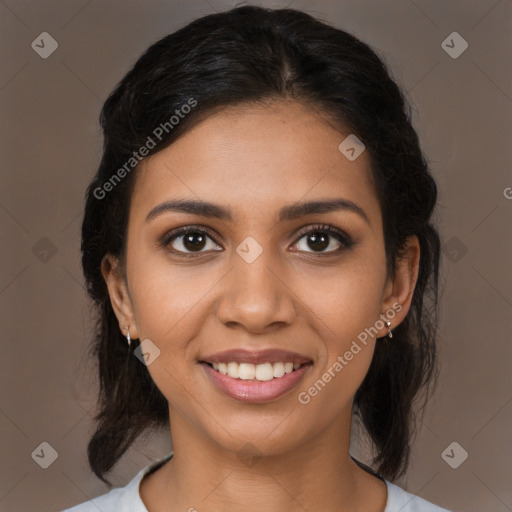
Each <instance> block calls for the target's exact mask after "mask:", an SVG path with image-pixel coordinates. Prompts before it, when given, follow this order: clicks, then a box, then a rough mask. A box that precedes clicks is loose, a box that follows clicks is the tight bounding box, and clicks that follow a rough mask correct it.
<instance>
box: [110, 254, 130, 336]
mask: <svg viewBox="0 0 512 512" xmlns="http://www.w3.org/2000/svg"><path fill="white" fill-rule="evenodd" d="M101 273H102V275H103V279H105V282H106V284H107V288H108V294H109V296H110V303H111V304H112V309H113V310H114V313H115V315H116V317H117V320H118V322H119V329H120V330H121V332H122V333H123V336H126V333H127V331H128V330H130V337H131V338H132V339H137V338H138V337H139V333H138V330H137V323H136V321H135V314H134V311H133V304H132V300H131V298H130V294H129V293H128V287H127V284H126V278H125V275H124V272H123V269H122V268H121V263H120V261H119V259H118V258H116V257H115V256H112V255H111V254H106V255H105V256H104V257H103V260H102V261H101Z"/></svg>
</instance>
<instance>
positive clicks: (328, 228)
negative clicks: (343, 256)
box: [163, 223, 351, 254]
mask: <svg viewBox="0 0 512 512" xmlns="http://www.w3.org/2000/svg"><path fill="white" fill-rule="evenodd" d="M194 230H195V231H194ZM315 230H317V231H320V232H322V231H325V232H327V233H328V234H329V235H331V236H336V235H338V236H339V237H340V238H341V243H343V242H344V241H349V242H350V240H351V237H350V236H349V235H348V234H347V233H346V232H345V231H344V230H342V229H340V228H337V227H336V226H333V225H331V224H325V223H324V224H321V223H316V224H307V225H306V226H303V227H302V228H300V229H299V230H298V232H297V233H295V235H294V239H293V242H292V243H297V242H298V241H299V240H300V239H302V238H303V237H304V236H306V235H307V234H308V233H310V232H311V231H315ZM194 232H199V233H204V234H206V235H207V236H208V237H210V238H211V239H212V240H213V242H215V243H216V244H218V245H221V244H220V242H218V241H217V237H216V235H214V234H213V233H212V230H211V229H210V228H208V227H206V226H202V225H199V224H198V225H194V224H192V225H187V226H182V227H178V228H175V229H173V230H171V231H170V232H169V233H167V234H166V235H164V237H163V238H164V240H166V243H170V242H171V241H172V240H173V239H176V238H179V237H180V236H184V235H186V234H187V233H194ZM180 252H181V251H180ZM196 252H197V253H198V254H199V253H200V252H203V251H196ZM329 252H332V251H329Z"/></svg>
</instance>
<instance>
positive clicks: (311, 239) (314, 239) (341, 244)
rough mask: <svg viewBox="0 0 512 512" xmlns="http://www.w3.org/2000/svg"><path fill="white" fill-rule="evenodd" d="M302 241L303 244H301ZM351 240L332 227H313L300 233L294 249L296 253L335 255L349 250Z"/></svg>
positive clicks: (351, 243)
mask: <svg viewBox="0 0 512 512" xmlns="http://www.w3.org/2000/svg"><path fill="white" fill-rule="evenodd" d="M302 240H304V242H301V241H302ZM352 245H353V242H352V240H351V239H350V237H349V236H348V235H346V234H344V233H343V232H342V231H340V230H338V229H337V228H335V227H333V226H329V225H327V226H313V228H309V229H307V230H305V231H303V232H302V233H301V236H300V237H299V239H298V240H297V242H295V244H294V247H296V248H297V249H296V250H298V251H304V252H313V253H315V252H316V253H336V252H340V251H342V250H343V249H347V248H350V247H351V246H352Z"/></svg>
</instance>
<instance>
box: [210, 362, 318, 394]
mask: <svg viewBox="0 0 512 512" xmlns="http://www.w3.org/2000/svg"><path fill="white" fill-rule="evenodd" d="M201 365H202V367H203V368H204V369H205V371H206V374H207V375H208V377H209V378H210V379H211V380H212V382H213V383H214V384H215V385H216V386H217V388H218V389H220V391H222V392H223V393H225V394H226V395H228V396H230V397H231V398H234V399H235V400H239V401H241V402H250V403H261V402H268V401H270V400H275V399H276V398H280V397H281V396H283V395H285V394H286V393H288V392H289V391H291V390H292V389H293V388H294V387H295V386H296V385H297V384H298V383H299V381H300V380H301V379H302V377H303V376H304V374H305V373H306V372H307V371H308V370H309V368H310V367H311V363H307V364H303V365H302V366H301V367H300V368H298V369H297V370H294V371H293V372H290V373H286V374H285V375H283V376H282V377H279V378H274V379H272V380H266V381H259V380H242V379H233V378H232V377H230V376H229V375H223V374H222V373H220V372H218V371H217V370H214V369H213V368H212V367H211V366H209V365H208V364H206V363H201Z"/></svg>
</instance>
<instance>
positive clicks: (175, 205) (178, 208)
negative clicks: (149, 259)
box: [146, 198, 370, 225]
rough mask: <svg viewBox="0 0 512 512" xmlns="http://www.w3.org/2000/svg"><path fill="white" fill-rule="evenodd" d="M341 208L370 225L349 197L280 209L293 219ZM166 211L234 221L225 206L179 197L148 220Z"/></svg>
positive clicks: (285, 217)
mask: <svg viewBox="0 0 512 512" xmlns="http://www.w3.org/2000/svg"><path fill="white" fill-rule="evenodd" d="M339 210H345V211H349V212H352V213H355V214H357V215H359V216H360V217H362V218H363V219H364V220H365V221H366V223H367V224H368V225H369V224H370V220H369V219H368V216H367V215H366V213H365V211H364V210H363V209H362V208H361V207H360V206H358V205H357V204H356V203H354V202H352V201H349V200H348V199H343V198H335V199H325V200H317V201H308V202H304V203H297V204H292V205H288V206H283V207H282V208H281V209H280V210H279V221H285V220H286V221H291V220H294V219H297V218H299V217H302V216H303V215H313V214H315V213H329V212H334V211H339ZM165 212H181V213H191V214H194V215H199V216H201V217H210V218H215V219H220V220H225V221H232V220H233V218H232V216H231V213H230V212H229V210H227V209H226V208H224V207H223V206H219V205H216V204H214V203H209V202H206V201H200V200H194V199H192V200H187V199H177V200H173V201H165V202H164V203H161V204H159V205H158V206H155V207H154V208H153V209H152V210H151V211H150V212H149V213H148V215H147V217H146V222H147V221H150V220H151V219H154V218H155V217H158V216H159V215H161V214H163V213H165Z"/></svg>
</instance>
